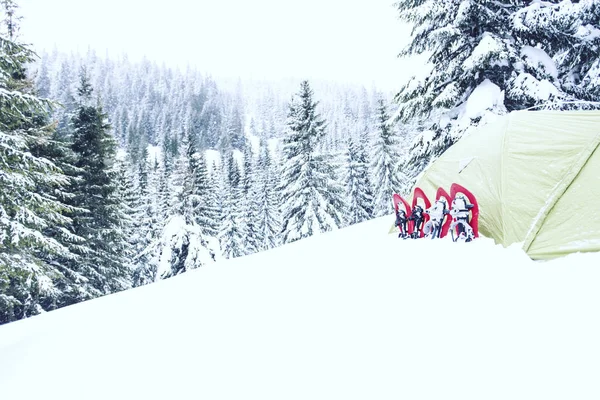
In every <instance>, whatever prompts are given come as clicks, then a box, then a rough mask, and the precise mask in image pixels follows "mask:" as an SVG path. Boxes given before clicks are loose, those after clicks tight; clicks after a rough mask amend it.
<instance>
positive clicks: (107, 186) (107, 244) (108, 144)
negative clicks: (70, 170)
mask: <svg viewBox="0 0 600 400" xmlns="http://www.w3.org/2000/svg"><path fill="white" fill-rule="evenodd" d="M78 94H79V105H78V107H77V110H76V115H75V116H74V118H73V120H72V124H73V132H74V133H73V144H72V149H73V151H74V152H75V154H76V156H77V161H76V163H75V166H76V167H78V168H80V169H81V171H82V173H81V182H79V183H78V184H77V185H76V187H74V188H73V192H74V193H75V196H74V199H73V200H74V204H77V205H79V206H81V207H83V208H85V209H87V210H89V212H88V213H79V214H77V215H76V216H75V217H74V226H75V232H76V233H77V234H78V235H79V236H82V237H84V238H85V239H86V240H87V243H88V245H89V247H90V249H91V251H90V253H89V254H85V255H84V257H83V259H82V261H81V262H80V263H79V264H78V268H79V271H80V273H81V274H82V275H84V276H85V277H86V278H87V283H86V284H85V286H86V290H85V291H86V292H87V293H88V295H89V296H90V297H96V296H100V295H104V294H109V293H114V292H117V291H120V290H123V289H127V288H129V287H130V286H131V274H130V273H131V271H130V269H129V268H128V265H127V261H126V256H127V254H126V240H125V238H124V232H123V229H122V226H121V223H122V221H123V220H124V218H125V216H124V215H123V209H122V204H121V202H120V201H119V198H118V187H117V181H116V176H115V175H116V172H115V170H114V169H113V165H114V161H115V152H116V142H115V139H114V137H113V136H112V135H111V133H110V125H108V123H107V121H106V115H105V114H104V113H103V111H102V107H101V106H100V105H94V104H93V99H92V87H91V85H90V83H89V78H88V77H87V73H86V71H85V69H82V72H81V74H80V85H79V88H78Z"/></svg>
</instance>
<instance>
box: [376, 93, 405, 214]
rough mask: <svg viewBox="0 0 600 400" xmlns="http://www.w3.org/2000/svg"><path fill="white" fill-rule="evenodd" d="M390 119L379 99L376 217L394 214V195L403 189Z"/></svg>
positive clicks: (395, 137)
mask: <svg viewBox="0 0 600 400" xmlns="http://www.w3.org/2000/svg"><path fill="white" fill-rule="evenodd" d="M389 119H390V117H389V115H388V113H387V107H386V105H385V102H384V100H383V99H379V105H378V109H377V133H376V136H375V140H374V141H373V147H372V151H371V154H372V171H373V181H374V182H377V188H376V191H375V193H374V206H373V208H374V213H375V216H383V215H386V214H390V213H391V212H392V209H393V206H392V195H393V194H394V193H395V192H397V191H398V190H399V189H400V187H401V183H400V182H399V171H398V165H399V163H400V155H399V152H398V147H397V146H398V137H397V136H396V134H395V132H394V129H393V126H392V125H391V123H390V120H389Z"/></svg>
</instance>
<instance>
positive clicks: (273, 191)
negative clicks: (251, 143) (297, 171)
mask: <svg viewBox="0 0 600 400" xmlns="http://www.w3.org/2000/svg"><path fill="white" fill-rule="evenodd" d="M256 171H257V179H256V183H255V185H254V195H252V197H253V198H254V199H256V217H257V227H256V237H257V242H258V243H257V246H258V250H259V251H260V250H268V249H271V248H273V247H276V246H278V245H279V233H280V231H281V215H280V212H279V203H280V199H279V192H278V190H277V187H278V178H279V174H278V173H277V172H278V171H277V165H276V164H275V163H274V161H273V160H272V158H271V155H270V154H269V148H268V146H267V144H266V142H265V140H264V139H262V140H261V141H260V152H259V157H258V165H257V167H256Z"/></svg>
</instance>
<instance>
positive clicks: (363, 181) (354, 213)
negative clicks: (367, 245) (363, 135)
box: [345, 139, 373, 225]
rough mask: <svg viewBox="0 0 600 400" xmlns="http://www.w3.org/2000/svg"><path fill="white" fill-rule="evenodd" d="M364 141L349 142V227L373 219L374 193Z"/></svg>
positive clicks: (347, 181) (347, 186) (347, 219)
mask: <svg viewBox="0 0 600 400" xmlns="http://www.w3.org/2000/svg"><path fill="white" fill-rule="evenodd" d="M364 146H365V143H364V142H363V140H356V141H355V140H353V139H350V140H349V141H348V152H347V172H346V193H347V198H348V201H347V202H346V203H347V206H346V214H345V217H346V221H347V224H348V225H352V224H357V223H359V222H363V221H367V220H369V219H371V218H372V217H373V192H372V189H371V182H370V179H369V165H368V163H367V154H366V149H365V147H364Z"/></svg>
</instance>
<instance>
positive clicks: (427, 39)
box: [395, 0, 575, 179]
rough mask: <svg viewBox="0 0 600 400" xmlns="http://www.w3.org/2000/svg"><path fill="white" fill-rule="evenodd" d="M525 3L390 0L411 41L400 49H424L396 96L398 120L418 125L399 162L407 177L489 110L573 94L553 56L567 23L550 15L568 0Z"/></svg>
mask: <svg viewBox="0 0 600 400" xmlns="http://www.w3.org/2000/svg"><path fill="white" fill-rule="evenodd" d="M529 3H530V2H527V1H524V0H522V1H514V0H499V1H487V0H468V1H466V0H465V1H445V0H427V1H425V0H401V1H398V2H397V3H396V5H397V7H398V10H399V16H400V19H401V20H402V21H404V22H407V23H409V24H411V25H412V26H413V31H412V40H411V42H410V43H409V44H408V46H407V47H406V48H405V49H404V50H403V51H402V52H401V56H418V55H427V56H428V67H427V68H423V69H422V70H421V72H420V73H419V74H418V75H417V76H415V77H413V78H412V79H410V80H409V81H408V82H407V83H406V84H405V85H404V86H403V87H402V88H401V90H400V91H399V92H398V93H397V95H396V98H395V100H396V102H397V103H398V105H399V109H398V113H397V117H398V119H399V120H401V121H402V122H403V123H411V124H414V126H415V127H416V128H418V130H419V131H421V132H422V133H421V134H420V135H418V136H417V137H416V138H415V140H414V142H413V146H412V149H411V152H410V154H409V157H408V159H407V160H406V163H405V168H404V169H405V172H407V173H408V175H409V178H411V179H413V178H414V177H415V176H416V175H417V174H418V173H419V172H420V171H421V170H422V169H423V168H425V166H426V165H428V164H429V162H430V161H431V160H434V159H436V158H437V157H438V156H439V155H440V154H442V153H443V152H444V151H445V150H446V149H447V148H448V147H449V146H451V145H452V144H453V143H455V142H456V141H457V140H458V139H459V138H460V137H462V136H463V135H464V134H465V133H466V132H468V131H469V130H471V129H473V128H474V127H476V126H478V125H479V124H483V123H488V122H491V121H493V120H494V118H495V116H496V115H499V114H504V113H507V112H510V111H513V110H520V109H526V108H529V107H534V106H544V107H546V108H561V107H562V105H564V104H565V101H570V100H575V97H574V96H573V95H572V94H569V93H568V92H567V91H565V90H564V89H563V87H562V85H561V82H560V79H559V72H558V71H557V66H556V62H555V60H554V59H553V57H555V56H556V55H557V54H558V53H559V52H561V51H563V50H564V49H565V47H566V46H568V43H569V42H571V43H573V42H572V39H573V38H574V36H573V24H572V23H571V21H570V19H569V18H566V17H564V16H563V17H560V16H559V14H557V13H559V10H560V9H561V7H571V4H570V2H559V1H557V0H552V1H544V2H541V1H539V2H538V1H536V2H531V4H529ZM559 3H560V4H559ZM569 38H571V39H569Z"/></svg>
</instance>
